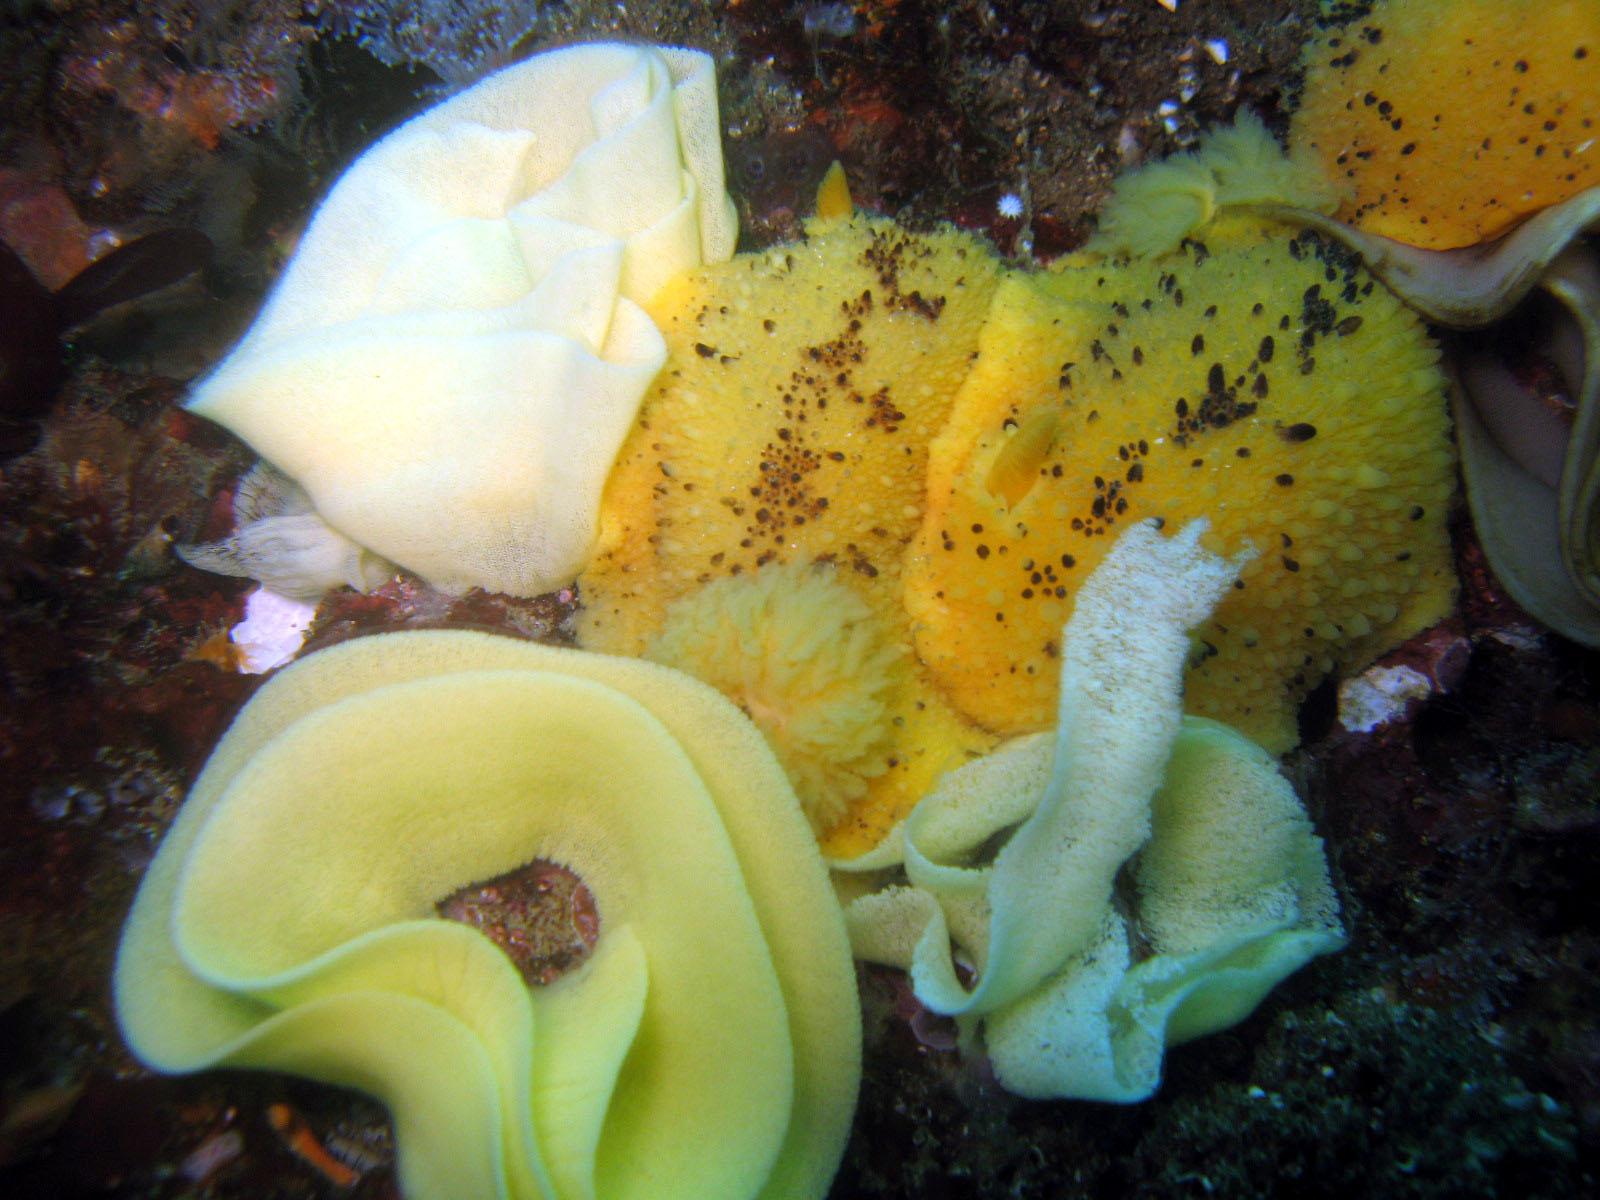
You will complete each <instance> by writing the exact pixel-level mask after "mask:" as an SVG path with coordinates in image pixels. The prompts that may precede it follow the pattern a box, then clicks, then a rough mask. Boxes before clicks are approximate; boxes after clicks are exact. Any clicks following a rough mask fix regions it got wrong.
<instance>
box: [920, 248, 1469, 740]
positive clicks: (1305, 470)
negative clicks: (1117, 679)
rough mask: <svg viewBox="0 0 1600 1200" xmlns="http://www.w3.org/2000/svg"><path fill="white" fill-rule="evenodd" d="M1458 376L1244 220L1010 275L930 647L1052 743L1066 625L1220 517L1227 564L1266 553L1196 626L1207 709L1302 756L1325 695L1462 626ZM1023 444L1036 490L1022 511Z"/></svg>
mask: <svg viewBox="0 0 1600 1200" xmlns="http://www.w3.org/2000/svg"><path fill="white" fill-rule="evenodd" d="M1438 360H1439V355H1438V350H1437V348H1436V347H1435V346H1434V344H1433V342H1432V341H1431V340H1430V339H1429V338H1428V336H1427V334H1426V332H1425V330H1424V328H1423V326H1422V324H1421V322H1420V321H1419V320H1418V319H1417V318H1416V317H1415V316H1413V315H1412V314H1411V313H1410V312H1409V311H1407V310H1406V309H1405V308H1404V307H1403V306H1401V304H1400V303H1399V302H1398V301H1397V300H1396V299H1395V298H1394V297H1393V296H1392V295H1391V294H1390V293H1389V292H1387V291H1385V290H1384V289H1383V288H1382V287H1381V286H1378V285H1377V284H1375V283H1374V282H1373V281H1372V280H1371V279H1370V277H1368V276H1367V275H1366V274H1365V272H1363V271H1362V270H1361V269H1360V268H1359V267H1357V266H1356V265H1355V264H1354V262H1353V260H1351V259H1350V258H1349V257H1348V256H1347V255H1345V254H1343V253H1342V252H1341V251H1338V250H1336V249H1332V248H1331V247H1330V246H1329V244H1327V243H1324V242H1323V241H1322V240H1321V239H1319V238H1317V237H1316V236H1315V235H1313V234H1310V233H1302V234H1299V235H1294V234H1293V232H1292V231H1291V230H1289V229H1287V228H1285V227H1281V226H1276V227H1275V226H1266V225H1261V224H1257V223H1252V222H1250V221H1247V220H1244V219H1240V218H1228V217H1224V218H1220V219H1219V220H1218V221H1217V222H1216V223H1215V224H1213V225H1212V226H1211V227H1210V228H1209V229H1208V230H1207V231H1206V236H1205V242H1204V244H1201V243H1197V242H1188V243H1186V244H1185V248H1184V249H1182V250H1180V251H1178V252H1176V253H1174V254H1171V255H1166V256H1162V257H1159V258H1150V259H1141V260H1136V261H1134V262H1131V263H1126V264H1118V263H1112V262H1109V261H1102V260H1097V259H1093V258H1089V257H1086V256H1078V257H1076V258H1073V259H1070V260H1067V261H1065V262H1063V263H1062V264H1059V266H1058V268H1057V269H1056V270H1053V271H1052V272H1049V273H1045V274H1041V275H1035V276H1031V277H1029V276H1022V275H1016V276H1012V277H1010V278H1008V279H1007V280H1006V282H1005V283H1004V284H1002V286H1001V290H1000V294H999V295H998V296H997V298H996V301H995V306H994V311H993V314H992V316H991V319H990V321H989V324H988V325H987V327H986V328H985V330H984V334H983V338H982V341H981V354H980V356H979V358H978V360H977V362H976V363H975V365H974V368H973V371H972V373H971V374H970V375H969V377H968V379H967V381H966V383H965V385H964V386H963V388H962V391H961V394H960V395H959V396H958V397H957V400H956V404H955V407H954V409H953V411H952V414H951V418H950V421H949V423H948V425H947V427H946V429H945V430H944V431H943V432H942V433H941V434H940V436H939V437H938V438H937V439H936V441H935V442H934V445H933V447H932V449H931V452H930V462H929V480H928V509H927V515H926V517H925V519H924V521H923V523H922V527H921V529H920V530H919V531H918V534H917V538H916V542H915V544H914V545H913V547H912V548H911V551H910V553H909V554H908V557H907V566H906V575H905V603H906V605H907V607H908V609H909V611H910V613H911V616H912V618H913V622H914V626H915V629H916V647H917V651H918V653H919V654H920V655H921V657H922V659H923V660H924V662H925V664H926V666H927V668H928V669H929V670H931V672H932V673H933V676H934V678H935V679H936V681H937V682H938V683H939V684H940V685H941V686H942V687H943V689H944V690H945V694H946V695H947V696H948V697H949V698H950V699H951V700H952V701H953V702H954V703H955V704H956V705H957V706H958V707H959V708H960V709H962V710H963V711H964V712H966V713H967V714H968V715H969V716H971V717H972V718H973V719H975V720H976V721H978V722H979V723H981V724H982V725H984V726H985V727H987V728H989V729H991V730H993V731H995V732H998V733H1003V734H1011V733H1019V732H1023V731H1027V730H1037V729H1044V728H1047V727H1048V726H1049V725H1050V723H1051V721H1052V720H1053V719H1054V714H1055V696H1056V690H1057V676H1058V672H1059V663H1058V661H1057V655H1058V652H1059V647H1058V645H1057V639H1058V638H1059V636H1060V630H1061V626H1062V623H1063V622H1064V621H1065V619H1066V618H1067V617H1068V616H1069V615H1070V614H1071V611H1072V596H1073V592H1074V590H1075V589H1076V588H1077V587H1078V586H1079V585H1080V584H1081V582H1082V581H1083V580H1084V579H1085V578H1086V577H1087V575H1088V573H1089V572H1090V571H1092V570H1093V569H1094V567H1095V565H1096V564H1097V563H1098V562H1099V561H1100V559H1101V557H1102V556H1103V555H1104V554H1105V552H1106V550H1107V548H1108V547H1109V545H1110V544H1111V543H1112V541H1113V540H1114V539H1115V536H1116V535H1117V534H1118V533H1119V532H1121V530H1122V529H1123V528H1125V527H1126V526H1127V524H1129V523H1131V522H1133V521H1136V520H1139V519H1142V518H1145V517H1160V518H1164V519H1165V521H1166V522H1168V523H1169V525H1172V526H1173V527H1176V526H1177V525H1181V524H1182V523H1184V522H1185V521H1187V520H1189V519H1190V518H1192V517H1198V516H1209V517H1210V519H1211V522H1212V532H1211V534H1210V535H1209V544H1210V545H1211V546H1212V547H1213V548H1215V549H1218V550H1220V551H1223V552H1226V553H1233V552H1236V551H1238V550H1239V549H1241V548H1242V547H1243V546H1244V545H1245V544H1246V543H1249V544H1250V545H1253V546H1254V548H1255V550H1256V552H1257V556H1256V558H1255V560H1254V561H1253V562H1251V563H1250V564H1249V565H1248V566H1246V567H1245V568H1244V569H1243V570H1242V571H1241V578H1240V580H1239V582H1238V583H1237V584H1236V585H1235V587H1234V588H1233V589H1231V590H1230V592H1229V595H1228V597H1227V598H1226V599H1224V601H1223V602H1222V604H1221V605H1220V606H1219V608H1218V609H1217V612H1216V614H1215V615H1214V617H1213V618H1212V619H1211V621H1210V622H1208V623H1207V624H1206V625H1204V626H1202V627H1200V628H1199V629H1198V630H1197V631H1196V632H1195V635H1194V645H1195V654H1194V662H1193V665H1192V666H1191V669H1190V671H1189V673H1188V676H1187V679H1186V683H1185V688H1186V691H1185V702H1184V707H1185V710H1186V711H1188V712H1192V713H1196V714H1200V715H1205V716H1210V717H1214V718H1217V719H1219V720H1222V721H1226V722H1229V723H1231V724H1234V725H1236V726H1238V727H1239V728H1240V729H1242V730H1243V731H1244V732H1245V733H1247V734H1249V735H1250V736H1251V737H1253V738H1256V739H1257V740H1259V741H1261V742H1262V743H1263V744H1264V745H1266V746H1267V747H1268V748H1269V749H1272V750H1274V751H1281V750H1284V749H1287V748H1288V747H1289V746H1292V745H1293V744H1294V743H1295V742H1296V741H1297V740H1298V737H1297V732H1296V727H1295V710H1296V706H1297V704H1298V702H1299V700H1300V699H1301V698H1302V697H1303V696H1304V695H1305V694H1306V692H1308V691H1309V690H1310V689H1311V688H1312V687H1313V686H1314V685H1315V684H1316V683H1317V682H1318V681H1319V680H1320V679H1321V678H1323V677H1324V676H1325V675H1327V674H1328V673H1329V672H1330V671H1332V670H1334V669H1336V668H1337V667H1339V666H1350V665H1359V664H1360V663H1362V662H1363V661H1365V660H1367V659H1369V658H1370V657H1372V656H1373V655H1375V654H1378V653H1381V652H1382V651H1383V650H1384V649H1385V648H1387V647H1389V646H1391V645H1393V644H1395V643H1397V642H1399V641H1400V640H1402V639H1404V638H1405V637H1407V636H1409V635H1410V634H1411V633H1414V632H1416V631H1417V630H1419V629H1421V628H1423V627H1425V626H1426V625H1427V624H1429V623H1431V622H1432V621H1434V620H1437V619H1438V618H1439V617H1441V616H1443V615H1444V613H1445V612H1446V611H1447V609H1448V607H1449V604H1450V601H1451V596H1452V589H1453V573H1452V570H1451V565H1450V561H1449V556H1448V542H1447V538H1446V532H1445V518H1446V510H1447V508H1448V505H1449V501H1450V495H1451V489H1452V487H1453V481H1454V456H1453V452H1452V449H1451V444H1450V440H1449V427H1448V421H1447V417H1446V413H1445V404H1444V377H1443V375H1442V373H1441V371H1440V368H1439V361H1438ZM1052 411H1053V412H1054V413H1055V420H1054V424H1055V428H1054V431H1053V436H1052V437H1051V438H1050V439H1049V440H1048V443H1047V445H1046V448H1045V450H1044V451H1043V452H1041V451H1040V450H1039V449H1038V444H1039V442H1040V441H1041V439H1040V438H1039V437H1038V436H1037V430H1038V428H1039V424H1040V423H1041V422H1046V423H1048V421H1049V417H1048V416H1041V415H1040V414H1042V413H1043V414H1048V413H1050V412H1052ZM1017 437H1025V438H1026V439H1027V441H1028V442H1029V443H1030V445H1029V447H1028V451H1027V453H1026V454H1023V455H1021V456H1020V457H1022V458H1024V459H1026V460H1027V461H1026V462H1025V463H1024V464H1023V465H1025V466H1028V467H1030V468H1031V470H1032V473H1033V477H1034V480H1035V482H1034V484H1033V486H1032V487H1031V488H1029V489H1027V490H1026V491H1025V492H1024V493H1022V494H1021V495H1020V498H1019V499H1017V500H1016V502H1015V503H1008V502H1007V500H1006V498H1005V496H1006V495H1007V494H1009V495H1012V496H1017V495H1018V494H1019V489H1018V486H1017V484H1016V482H1015V473H1016V470H1017V466H1018V464H1017V463H1016V462H1015V461H1008V459H1010V458H1012V457H1013V456H1011V455H1008V454H1007V452H1006V447H1007V445H1008V443H1009V442H1010V441H1011V440H1012V439H1013V438H1017ZM997 459H999V460H1000V462H1001V467H1000V469H999V471H998V472H997V471H996V460H997ZM991 487H998V488H999V492H1000V494H996V492H995V491H991Z"/></svg>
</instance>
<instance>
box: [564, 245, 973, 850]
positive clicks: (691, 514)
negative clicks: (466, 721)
mask: <svg viewBox="0 0 1600 1200" xmlns="http://www.w3.org/2000/svg"><path fill="white" fill-rule="evenodd" d="M808 232H809V235H810V236H809V237H808V239H807V240H806V241H805V242H803V243H799V244H795V245H788V246H782V247H779V248H777V249H775V250H771V251H768V252H765V253H760V254H752V255H740V256H739V257H737V258H735V259H734V260H733V261H732V262H729V263H726V264H723V265H720V266H715V267H710V268H707V269H705V270H701V271H696V272H693V273H691V274H689V275H686V276H683V277H681V278H680V279H678V280H677V281H676V282H675V283H673V284H669V285H668V286H667V288H666V289H665V290H664V291H663V292H662V293H661V294H660V295H658V296H657V297H656V299H655V301H654V302H653V303H652V305H651V309H650V313H651V316H652V317H653V318H654V319H655V321H656V323H657V325H658V326H660V328H661V330H662V333H663V334H664V335H665V337H666V339H667V344H668V347H669V358H668V362H667V366H666V368H665V369H664V370H663V372H662V374H661V376H660V379H659V381H658V383H657V386H656V388H655V390H654V391H653V393H652V394H651V395H650V397H649V398H648V399H647V401H646V403H645V406H644V408H643V410H642V412H641V414H640V419H639V422H638V424H637V426H636V427H635V429H634V432H633V434H632V435H631V436H630V438H629V440H628V441H627V443H626V444H625V445H624V447H623V451H622V455H621V457H620V459H619V461H618V464H617V466H616V468H615V470H614V471H613V473H612V476H611V479H610V481H609V482H608V484H607V488H606V493H605V499H604V501H603V504H602V514H601V532H600V542H599V550H598V552H597V553H596V555H595V557H594V559H593V560H592V562H591V564H590V566H589V568H588V569H587V570H586V571H585V572H584V573H583V575H582V576H580V578H579V594H580V597H581V599H582V602H583V611H582V613H581V615H580V618H579V627H578V632H579V637H580V640H581V642H582V643H583V645H584V646H586V647H589V648H592V649H597V650H603V651H608V652H612V653H622V654H639V653H642V652H644V651H645V649H646V647H647V645H648V644H649V643H650V641H651V639H652V637H653V636H654V635H655V633H656V631H657V630H658V629H659V628H660V626H661V624H662V622H663V620H664V617H665V614H666V611H667V609H668V606H669V605H671V603H672V602H673V601H675V600H678V599H680V598H682V597H685V596H688V595H690V594H691V593H693V592H694V591H696V590H697V589H698V588H700V587H702V586H703V585H705V584H707V583H709V582H711V581H712V580H715V579H724V578H729V577H734V576H747V575H750V574H753V573H754V572H755V571H756V570H757V569H758V568H760V567H761V566H763V565H766V564H769V563H784V562H788V563H810V562H815V561H823V562H831V563H832V564H833V565H834V575H835V578H836V579H838V580H839V581H842V582H843V583H845V584H846V585H848V586H850V587H852V588H854V589H855V590H856V591H857V592H858V593H859V594H860V595H861V596H862V598H863V599H865V600H866V602H867V604H868V605H869V606H870V607H871V609H872V610H873V612H874V613H875V614H876V615H877V616H878V618H879V619H880V620H881V622H882V623H883V627H884V630H885V635H884V636H885V637H887V638H889V639H891V640H892V642H893V643H894V644H895V645H897V646H900V647H902V648H903V650H904V651H905V652H904V653H903V654H902V655H901V656H900V659H901V663H902V666H901V667H900V669H899V671H898V676H899V678H898V683H897V686H896V687H895V688H894V689H893V691H892V695H891V696H890V698H889V699H888V702H887V714H888V715H887V721H888V722H889V725H890V728H891V731H892V732H891V736H890V744H889V746H888V764H889V765H888V766H887V768H886V769H885V770H884V771H883V772H882V773H881V774H878V775H875V776H874V777H873V778H872V779H871V780H869V781H868V785H867V788H866V791H865V793H864V794H863V795H862V796H860V797H859V798H858V799H856V800H855V802H854V803H853V804H852V805H851V807H850V809H849V811H848V812H847V814H846V815H845V817H844V819H843V820H841V821H839V822H838V823H836V824H834V825H833V827H832V830H831V832H830V833H829V835H828V836H827V838H826V839H825V842H824V844H825V847H826V848H827V849H828V850H829V851H830V852H832V853H835V854H845V855H848V854H853V853H857V852H859V851H860V850H863V849H866V848H867V847H869V846H871V845H873V844H874V843H876V842H877V841H878V839H879V838H880V837H881V836H882V834H883V833H884V832H885V831H886V830H887V829H888V828H889V827H890V826H891V825H892V824H893V823H894V822H895V821H896V820H898V819H899V818H900V817H901V816H903V815H904V814H905V813H906V812H907V811H909V809H910V808H911V806H912V805H913V804H915V803H916V801H917V800H918V799H919V798H920V797H921V796H922V795H923V794H924V793H925V792H926V791H927V790H928V788H929V787H930V786H931V784H932V782H933V780H934V779H935V778H937V776H938V775H939V774H940V773H941V772H942V771H943V770H945V769H946V768H947V767H949V766H952V765H955V764H956V763H959V762H961V761H963V760H964V759H965V758H966V757H967V755H968V754H969V753H976V752H980V751H982V750H985V749H987V748H988V747H989V746H990V745H992V744H993V738H992V737H990V736H989V735H987V734H985V733H983V732H982V731H980V730H978V729H976V728H974V727H973V726H972V725H971V724H970V723H969V722H968V721H966V720H965V719H963V718H961V717H960V716H959V715H957V714H956V713H954V712H953V711H951V710H950V709H949V707H948V706H947V705H945V704H944V703H943V702H942V701H941V700H940V698H939V696H938V694H937V692H936V691H935V690H934V689H932V688H930V687H929V686H928V685H927V684H926V682H925V681H924V680H923V678H922V672H921V670H920V668H919V667H918V666H917V665H916V663H915V662H914V660H913V657H912V655H911V654H910V653H909V649H910V645H911V630H910V628H909V626H908V624H907V621H906V616H905V612H904V610H903V608H902V606H901V604H900V562H901V556H902V553H903V551H904V547H905V544H906V542H907V541H908V540H909V539H910V538H911V536H912V534H913V533H914V532H915V531H916V529H917V527H918V524H919V522H920V520H921V517H922V506H921V502H920V501H921V496H922V491H923V484H924V478H925V476H926V473H927V464H928V446H929V443H930V442H931V441H932V439H933V436H934V434H936V433H937V432H938V431H939V429H940V428H942V427H943V425H944V423H945V419H946V417H947V416H948V414H949V410H950V404H951V401H952V399H953V398H954V396H955V393H956V391H957V389H958V388H959V387H960V386H961V382H962V380H963V379H964V378H965V376H966V373H967V370H968V368H969V366H970V363H971V359H972V356H973V354H974V353H975V352H976V349H977V344H978V334H979V330H980V329H981V328H982V326H983V322H984V319H985V317H986V316H987V314H988V311H989V305H990V300H991V298H992V296H993V294H994V290H995V286H996V283H997V280H998V278H999V275H1000V263H999V261H998V260H997V259H996V258H995V257H994V255H993V254H992V253H991V252H990V251H989V250H988V249H986V248H985V247H983V246H982V245H981V244H980V243H979V242H977V241H976V240H975V239H972V238H970V237H967V236H964V235H962V234H958V233H956V232H954V231H953V230H945V231H942V232H935V233H931V234H912V233H909V232H907V231H905V230H903V229H901V228H899V227H897V226H895V225H894V224H892V223H891V222H888V221H883V220H873V219H868V218H865V217H857V218H853V219H849V220H835V221H825V222H815V223H813V224H812V226H811V227H810V229H809V231H808ZM749 639H750V645H751V646H752V647H753V652H756V653H766V652H773V651H775V649H776V647H778V646H780V645H782V644H783V643H784V642H786V641H788V640H790V639H789V637H788V635H787V634H784V633H782V632H781V631H779V632H777V633H775V634H774V636H773V637H771V638H770V639H766V638H763V634H762V631H761V630H751V631H749ZM675 665H678V666H680V667H682V668H684V669H686V670H689V671H690V672H691V673H693V672H695V670H696V667H695V664H693V663H690V662H678V663H676V664H675ZM714 673H715V672H713V671H708V672H705V673H704V674H703V677H706V678H710V677H711V676H712V675H713V674H714ZM768 715H769V716H770V714H768Z"/></svg>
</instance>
